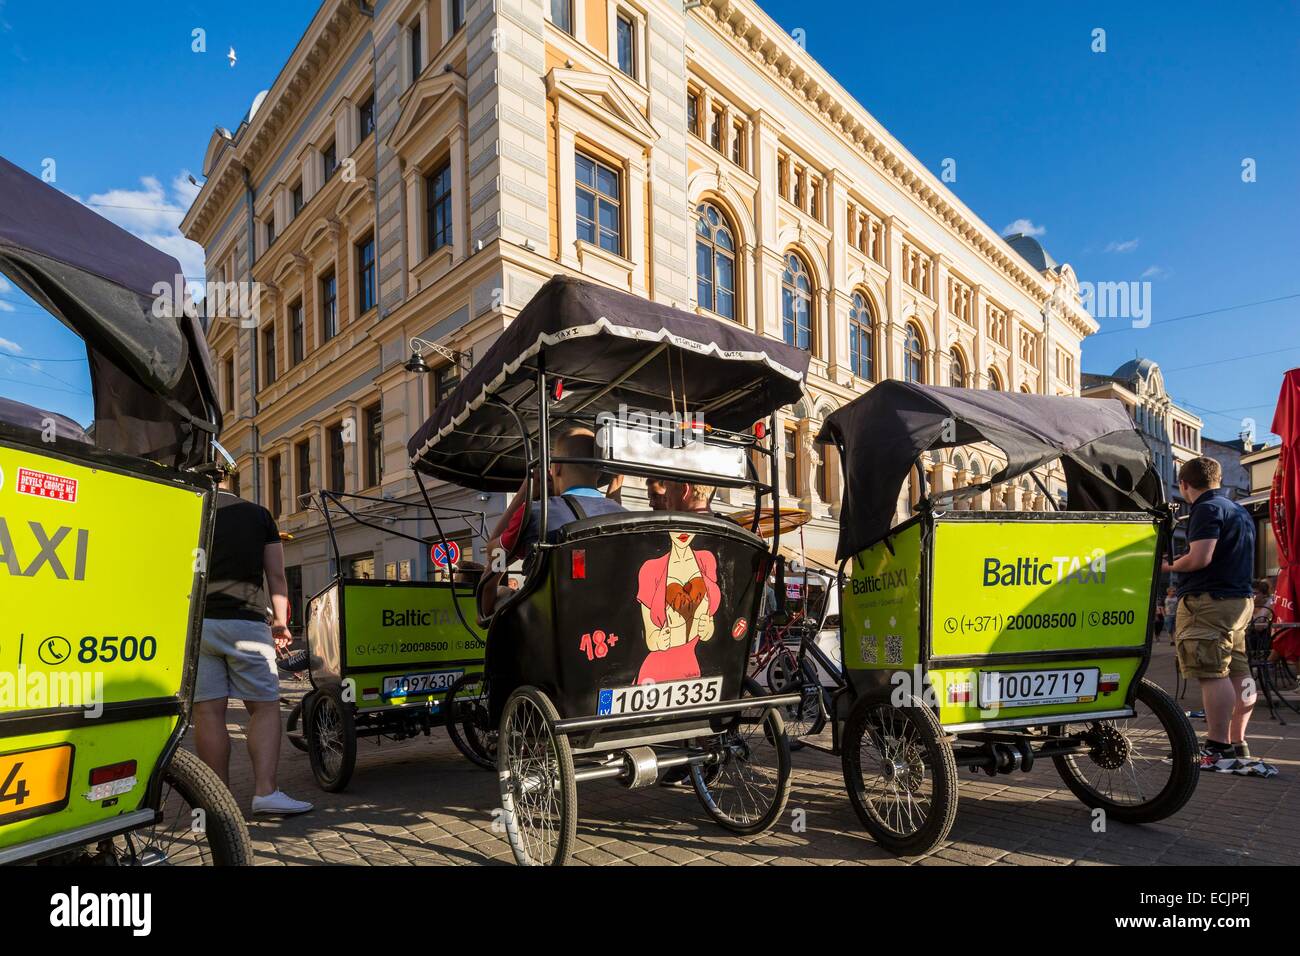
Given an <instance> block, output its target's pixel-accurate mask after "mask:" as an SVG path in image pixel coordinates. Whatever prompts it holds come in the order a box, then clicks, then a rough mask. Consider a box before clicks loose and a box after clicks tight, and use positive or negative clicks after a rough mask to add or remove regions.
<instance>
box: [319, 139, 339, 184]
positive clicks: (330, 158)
mask: <svg viewBox="0 0 1300 956" xmlns="http://www.w3.org/2000/svg"><path fill="white" fill-rule="evenodd" d="M320 158H321V170H322V171H323V172H324V174H325V179H324V181H325V182H329V181H330V177H332V176H333V175H334V172H335V171H336V170H337V169H338V168H339V151H338V146H337V144H336V143H335V142H334V140H330V141H329V145H328V146H326V147H325V148H324V149H322V150H321V151H320Z"/></svg>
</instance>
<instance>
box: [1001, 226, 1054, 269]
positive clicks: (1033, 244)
mask: <svg viewBox="0 0 1300 956" xmlns="http://www.w3.org/2000/svg"><path fill="white" fill-rule="evenodd" d="M1002 238H1003V240H1004V241H1005V242H1006V244H1007V245H1009V246H1010V247H1011V248H1012V249H1014V250H1016V252H1017V253H1019V254H1020V258H1022V259H1024V260H1025V261H1026V262H1028V263H1029V264H1030V265H1031V266H1033V267H1034V268H1035V269H1036V270H1038V271H1039V272H1047V271H1049V270H1050V271H1053V272H1054V271H1056V270H1057V269H1059V268H1060V266H1058V265H1057V264H1056V260H1055V259H1053V258H1052V257H1051V256H1050V255H1048V254H1047V250H1046V249H1044V248H1043V244H1042V243H1041V242H1039V241H1038V240H1037V239H1035V238H1034V237H1033V236H1031V235H1029V234H1028V233H1026V232H1017V233H1015V234H1014V235H1010V236H1003V237H1002Z"/></svg>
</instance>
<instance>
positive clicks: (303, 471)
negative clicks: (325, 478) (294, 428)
mask: <svg viewBox="0 0 1300 956" xmlns="http://www.w3.org/2000/svg"><path fill="white" fill-rule="evenodd" d="M293 459H294V465H293V467H294V472H295V477H294V480H295V481H296V482H297V487H295V488H294V491H295V492H296V493H297V495H298V497H297V499H296V500H295V502H294V509H293V510H294V511H304V510H306V508H307V498H306V496H307V495H310V494H311V442H309V441H303V442H299V443H298V444H297V445H295V446H294V447H293Z"/></svg>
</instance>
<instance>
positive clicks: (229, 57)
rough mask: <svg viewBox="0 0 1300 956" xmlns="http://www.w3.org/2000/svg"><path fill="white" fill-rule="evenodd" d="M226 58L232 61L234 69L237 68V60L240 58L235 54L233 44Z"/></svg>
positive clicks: (231, 65) (231, 64) (231, 66)
mask: <svg viewBox="0 0 1300 956" xmlns="http://www.w3.org/2000/svg"><path fill="white" fill-rule="evenodd" d="M226 59H227V60H229V61H230V68H231V69H232V70H233V69H234V68H235V61H236V60H237V59H239V58H238V57H237V56H235V48H234V47H233V46H232V47H231V48H230V52H229V53H227V54H226Z"/></svg>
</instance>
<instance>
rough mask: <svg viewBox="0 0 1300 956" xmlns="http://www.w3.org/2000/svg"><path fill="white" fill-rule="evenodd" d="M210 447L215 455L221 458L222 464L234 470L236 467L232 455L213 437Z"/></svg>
mask: <svg viewBox="0 0 1300 956" xmlns="http://www.w3.org/2000/svg"><path fill="white" fill-rule="evenodd" d="M212 449H213V451H215V452H216V453H217V457H218V458H220V459H221V462H222V464H224V465H225V466H226V468H227V469H228V470H230V471H234V470H235V469H236V468H237V467H238V465H237V464H236V462H235V459H234V456H233V455H231V454H230V452H228V451H226V449H225V448H224V447H223V446H222V444H221V442H219V441H217V440H216V439H215V438H214V439H212Z"/></svg>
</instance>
